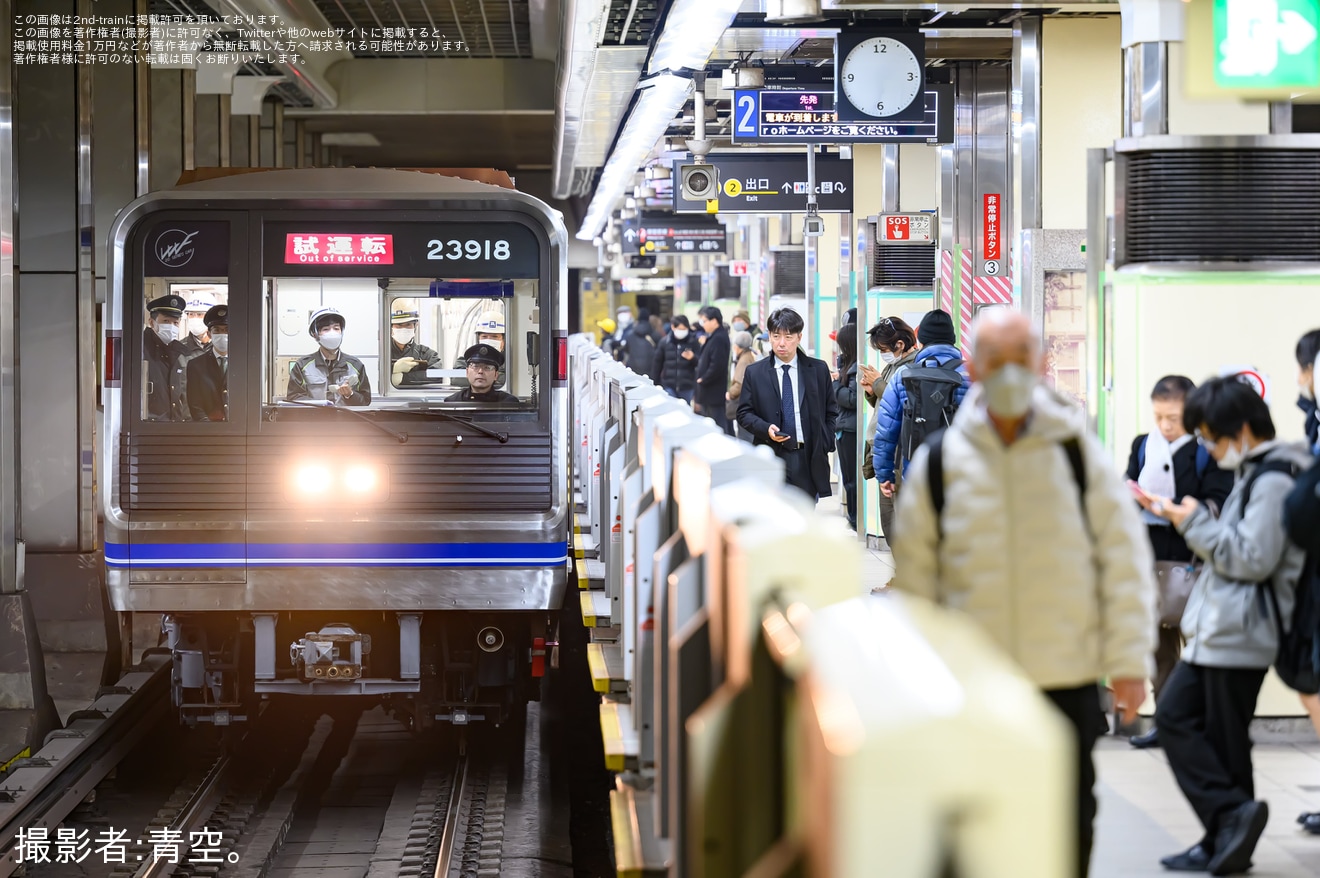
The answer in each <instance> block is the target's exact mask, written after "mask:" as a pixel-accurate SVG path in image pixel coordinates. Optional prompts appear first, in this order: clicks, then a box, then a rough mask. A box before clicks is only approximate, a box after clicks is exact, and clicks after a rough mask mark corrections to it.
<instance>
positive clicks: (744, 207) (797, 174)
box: [674, 152, 853, 213]
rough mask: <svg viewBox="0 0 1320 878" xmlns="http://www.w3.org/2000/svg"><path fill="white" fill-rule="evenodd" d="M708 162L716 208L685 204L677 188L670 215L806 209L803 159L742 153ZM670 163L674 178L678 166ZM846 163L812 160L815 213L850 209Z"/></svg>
mask: <svg viewBox="0 0 1320 878" xmlns="http://www.w3.org/2000/svg"><path fill="white" fill-rule="evenodd" d="M708 161H709V163H710V164H712V165H714V166H715V167H716V168H718V169H719V174H720V190H719V200H718V204H716V205H709V204H707V203H706V202H705V201H690V200H688V199H686V198H684V197H683V192H682V189H681V187H679V186H675V187H674V211H675V212H676V213H713V212H714V211H713V210H711V207H712V206H714V207H715V208H716V209H717V210H718V211H719V212H720V213H805V212H806V209H807V157H806V155H805V154H801V155H792V154H787V153H754V152H753V153H746V154H743V155H737V156H734V155H723V154H720V155H712V156H710V158H709V159H708ZM680 164H682V162H681V161H675V162H674V165H675V167H674V179H676V180H677V179H678V176H679V174H678V165H680ZM852 186H853V163H852V159H842V158H839V156H838V155H836V154H833V153H827V154H824V155H818V156H816V203H817V206H818V209H819V210H820V212H821V213H847V212H848V211H850V210H852V206H853V200H852V199H853V197H852Z"/></svg>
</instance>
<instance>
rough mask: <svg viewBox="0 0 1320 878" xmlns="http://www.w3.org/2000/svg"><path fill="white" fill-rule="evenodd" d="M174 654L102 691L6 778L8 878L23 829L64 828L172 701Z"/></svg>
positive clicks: (2, 795) (2, 863) (3, 808)
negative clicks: (71, 814)
mask: <svg viewBox="0 0 1320 878" xmlns="http://www.w3.org/2000/svg"><path fill="white" fill-rule="evenodd" d="M171 666H172V662H171V660H170V658H169V656H167V655H148V656H144V657H143V660H142V663H141V664H140V665H139V666H138V667H137V669H135V670H133V671H130V672H129V673H127V674H125V675H124V676H123V677H122V678H121V679H120V680H119V682H118V683H117V684H116V685H115V686H113V687H111V688H110V689H109V690H108V691H105V692H104V693H102V694H100V695H98V697H97V699H96V700H95V701H94V702H92V704H91V705H90V706H89V707H88V708H87V709H86V710H80V711H77V712H75V713H73V714H72V715H70V717H69V722H68V725H67V726H66V727H65V728H64V729H60V730H57V731H55V732H52V733H51V734H50V735H49V736H47V738H46V741H45V742H44V743H43V745H42V748H41V750H39V751H38V752H37V753H36V754H35V755H33V756H32V757H29V758H28V759H25V760H22V761H20V762H18V763H16V764H15V765H14V766H13V768H12V769H11V770H10V773H9V775H8V776H7V777H6V778H4V779H3V780H2V781H0V878H6V876H9V875H12V874H14V872H15V871H17V869H18V868H19V866H20V865H21V864H20V863H19V861H18V859H17V855H18V853H19V851H18V850H17V849H16V848H17V845H16V842H17V840H18V834H19V831H20V830H27V829H36V828H41V829H46V830H47V832H48V833H50V832H51V830H53V828H54V827H56V826H58V825H59V824H60V823H61V822H62V821H63V820H64V819H65V818H66V817H68V816H69V814H70V813H72V812H73V809H74V808H76V807H78V805H79V803H81V802H82V801H83V800H84V799H86V798H87V795H88V794H89V793H91V791H92V790H93V789H95V788H96V785H97V784H99V783H100V782H101V781H102V780H103V779H104V778H105V776H106V775H107V774H109V773H110V770H111V769H113V768H114V767H115V766H116V765H117V764H118V763H119V761H120V760H121V759H123V758H124V756H125V755H127V754H128V752H129V751H130V750H132V749H133V747H134V746H135V745H136V744H137V743H138V741H139V740H141V739H142V737H143V736H144V735H145V734H146V733H147V732H148V731H149V730H150V729H151V727H152V726H154V725H155V723H156V722H157V721H158V720H159V719H161V718H163V717H164V716H165V715H166V713H167V711H168V708H169V706H170V698H169V695H170V668H171Z"/></svg>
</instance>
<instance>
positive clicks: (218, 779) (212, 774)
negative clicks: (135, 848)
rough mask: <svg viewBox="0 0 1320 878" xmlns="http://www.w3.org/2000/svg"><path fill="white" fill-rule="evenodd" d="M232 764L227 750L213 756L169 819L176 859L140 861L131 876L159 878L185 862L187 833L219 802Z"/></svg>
mask: <svg viewBox="0 0 1320 878" xmlns="http://www.w3.org/2000/svg"><path fill="white" fill-rule="evenodd" d="M232 765H233V756H232V755H231V754H230V753H225V754H224V755H222V756H221V757H220V758H219V759H217V760H216V761H215V764H214V765H212V766H211V770H210V771H208V772H207V773H206V777H205V778H203V779H202V782H201V783H200V784H199V785H198V787H197V789H195V790H193V793H192V795H191V796H189V797H188V801H187V802H186V803H185V804H184V806H183V808H182V810H180V811H179V816H177V817H175V818H174V819H173V820H171V821H170V825H169V829H170V832H171V833H178V834H177V835H175V836H174V837H175V838H178V839H179V842H178V844H177V850H176V853H177V858H176V859H171V858H168V857H161V858H159V859H155V858H153V859H152V860H150V861H148V862H144V863H143V864H142V865H141V867H139V868H138V870H137V872H135V873H133V878H159V876H162V875H170V874H172V873H173V872H174V867H175V866H178V865H179V864H181V863H183V862H184V861H185V858H186V857H187V855H188V853H189V852H190V851H191V850H192V845H191V844H189V843H188V841H187V840H188V838H189V837H190V836H189V833H191V832H193V831H195V830H197V829H198V828H200V827H201V825H202V822H203V821H204V820H206V818H207V817H209V816H210V815H211V812H212V811H214V810H215V806H216V805H217V804H218V803H219V801H220V791H221V789H222V788H223V786H224V781H225V778H226V777H228V775H229V769H230V766H232Z"/></svg>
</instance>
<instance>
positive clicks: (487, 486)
mask: <svg viewBox="0 0 1320 878" xmlns="http://www.w3.org/2000/svg"><path fill="white" fill-rule="evenodd" d="M477 176H480V175H477ZM485 176H486V178H490V177H492V176H495V177H499V176H502V175H492V174H490V173H486V175H485ZM504 180H505V182H506V183H507V178H504ZM566 241H567V236H566V233H565V231H564V226H563V223H562V221H561V219H560V217H559V215H558V213H557V212H555V211H554V210H552V209H551V208H549V207H548V206H546V205H545V204H543V203H542V202H540V201H538V200H536V199H534V198H532V197H530V196H527V195H525V194H522V193H519V192H517V191H515V190H514V189H513V188H512V187H511V185H496V184H491V183H486V182H476V181H474V180H469V179H459V178H457V177H453V176H442V175H440V174H436V173H426V172H420V171H401V170H378V169H313V170H286V171H266V172H260V173H244V174H235V175H231V176H223V177H218V178H214V179H209V180H203V181H200V182H195V183H190V184H187V185H181V186H178V187H176V188H174V189H172V190H169V191H164V192H157V193H152V194H151V195H148V196H145V197H143V198H139V199H138V200H136V201H134V202H133V203H132V204H130V205H129V206H128V207H127V208H125V209H124V210H123V211H122V212H121V213H120V215H119V216H118V218H117V219H116V221H115V223H114V226H113V228H112V230H111V238H110V254H111V255H110V266H109V278H110V281H111V285H110V290H109V294H108V302H107V307H106V313H105V373H104V375H103V386H104V394H103V402H104V406H105V426H104V430H103V435H102V467H103V469H102V478H101V485H102V491H101V493H102V496H103V499H104V513H105V559H106V568H107V569H106V574H107V583H108V588H109V595H110V602H111V605H112V607H113V609H114V610H115V611H116V612H117V613H118V614H119V619H120V629H121V631H122V632H125V634H126V635H127V633H128V632H131V630H132V624H131V623H132V619H133V614H151V615H153V616H156V615H159V616H161V617H162V618H163V623H162V628H163V634H164V637H165V642H166V644H167V645H168V647H169V649H170V650H171V652H172V653H173V655H174V658H175V662H174V701H175V704H176V706H177V707H178V709H179V712H180V717H181V719H182V721H184V722H187V723H189V724H193V723H197V722H212V723H216V724H228V723H231V722H235V721H239V720H241V719H244V718H246V717H248V716H251V715H252V712H253V709H254V705H256V704H257V703H258V702H260V701H261V700H263V699H270V698H279V697H318V696H333V697H339V698H343V697H357V698H360V699H373V700H378V701H383V702H386V703H387V704H388V705H389V706H390V707H391V708H392V709H394V710H395V711H396V712H398V713H399V714H400V715H402V716H404V717H406V718H408V719H409V720H410V721H411V722H412V723H414V725H415V727H417V728H425V727H429V726H431V725H433V724H435V723H437V722H452V723H466V722H470V721H476V720H485V721H490V722H496V723H499V722H504V721H506V720H509V719H510V718H517V717H518V716H519V715H520V713H521V711H522V709H523V708H524V707H525V704H526V702H527V700H529V699H535V698H536V697H537V693H538V692H539V688H540V687H539V682H540V681H539V679H538V678H539V677H541V676H543V675H544V673H545V669H546V667H547V666H548V665H549V664H550V653H551V651H552V649H553V646H554V641H555V638H556V630H557V616H558V611H559V609H560V606H561V604H562V602H563V598H564V591H565V581H566V576H567V563H568V524H569V522H568V505H567V504H568V499H567V497H566V491H567V469H566V463H567V462H566V459H565V447H564V439H563V437H564V436H566V435H567V425H566V417H567V390H566V384H567V380H566V379H567V347H566V344H567V341H566V331H565V330H566V319H567V316H566V314H567V312H566V304H565V301H564V298H563V289H564V286H565V283H566V277H567V268H566V265H567V262H566V246H567V245H566ZM203 307H205V311H203V310H202V308H203ZM199 314H200V315H201V316H198V315H199ZM477 345H481V346H482V347H477ZM222 349H223V350H222ZM474 351H477V352H478V353H477V354H474V353H473V352H474ZM470 360H471V361H470ZM474 376H475V377H474ZM492 385H493V386H492Z"/></svg>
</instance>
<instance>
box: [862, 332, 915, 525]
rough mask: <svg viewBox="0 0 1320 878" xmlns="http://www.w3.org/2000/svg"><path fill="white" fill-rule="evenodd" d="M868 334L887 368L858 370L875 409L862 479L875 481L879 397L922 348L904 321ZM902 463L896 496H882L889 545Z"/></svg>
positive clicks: (897, 470) (896, 473)
mask: <svg viewBox="0 0 1320 878" xmlns="http://www.w3.org/2000/svg"><path fill="white" fill-rule="evenodd" d="M867 334H868V335H869V336H870V338H871V347H872V348H874V349H875V350H877V351H879V352H880V360H881V362H882V363H883V364H884V368H882V369H879V370H877V369H876V368H875V367H873V366H871V365H870V364H869V363H862V364H860V365H859V366H858V369H857V384H858V386H859V387H861V388H862V392H863V393H864V394H865V395H866V402H867V404H868V405H870V407H871V408H872V412H871V417H870V419H869V420H868V421H867V424H866V436H867V439H866V446H865V449H864V450H863V455H862V477H863V478H866V479H873V478H875V461H874V460H873V457H872V455H873V452H874V449H875V433H876V428H877V426H878V425H879V423H880V407H879V405H878V403H879V402H880V399H879V394H882V393H884V391H885V388H887V387H888V386H889V384H890V382H891V381H893V380H894V376H896V375H900V374H902V372H903V370H904V369H906V368H907V366H908V365H909V364H910V363H911V362H912V361H913V360H915V359H916V358H917V351H919V350H920V346H919V345H918V344H917V333H916V331H915V330H913V328H912V327H911V326H908V325H907V323H906V322H905V321H904V320H903V318H901V317H884V318H881V320H880V322H879V323H877V324H876V325H875V326H872V327H871V329H870V330H869V331H868V333H867ZM898 463H899V462H898V460H897V459H895V460H894V490H893V492H891V493H890V494H889V496H885V495H884V494H883V493H882V494H881V495H880V530H881V532H882V533H883V534H884V537H885V541H886V542H889V541H891V540H892V538H893V535H894V495H895V494H897V492H898V490H899V488H900V487H901V486H902V483H903V475H902V470H901V469H900V468H899V466H898Z"/></svg>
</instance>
